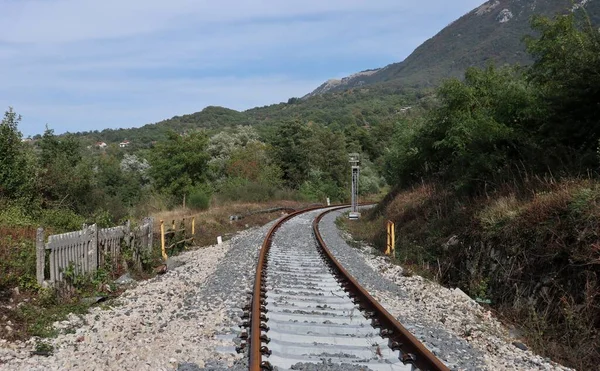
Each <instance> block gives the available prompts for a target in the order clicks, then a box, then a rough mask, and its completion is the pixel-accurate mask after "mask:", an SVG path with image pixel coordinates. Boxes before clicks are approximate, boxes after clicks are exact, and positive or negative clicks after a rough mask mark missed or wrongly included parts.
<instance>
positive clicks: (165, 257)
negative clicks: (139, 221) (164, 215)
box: [160, 220, 169, 261]
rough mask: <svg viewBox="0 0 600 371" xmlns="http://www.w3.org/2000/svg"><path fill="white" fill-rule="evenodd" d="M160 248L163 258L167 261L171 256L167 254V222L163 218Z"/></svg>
mask: <svg viewBox="0 0 600 371" xmlns="http://www.w3.org/2000/svg"><path fill="white" fill-rule="evenodd" d="M160 249H161V252H162V257H163V260H165V261H167V259H168V258H169V257H168V256H167V252H166V251H165V222H164V221H163V220H161V221H160Z"/></svg>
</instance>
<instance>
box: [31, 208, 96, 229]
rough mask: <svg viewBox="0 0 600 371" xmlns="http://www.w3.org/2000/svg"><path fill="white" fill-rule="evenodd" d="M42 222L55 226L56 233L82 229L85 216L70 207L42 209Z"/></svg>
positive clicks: (45, 224)
mask: <svg viewBox="0 0 600 371" xmlns="http://www.w3.org/2000/svg"><path fill="white" fill-rule="evenodd" d="M39 221H40V224H41V225H42V226H44V227H52V228H55V229H56V230H55V232H56V233H62V232H71V231H76V230H79V229H81V226H82V224H83V223H84V222H85V218H84V217H82V216H81V215H78V214H76V213H75V212H74V211H72V210H69V209H49V210H42V212H41V215H40V220H39Z"/></svg>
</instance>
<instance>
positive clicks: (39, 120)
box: [0, 0, 484, 136]
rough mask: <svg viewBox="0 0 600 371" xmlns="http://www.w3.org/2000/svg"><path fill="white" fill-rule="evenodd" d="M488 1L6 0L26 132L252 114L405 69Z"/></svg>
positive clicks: (6, 75) (6, 59) (3, 100)
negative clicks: (355, 78)
mask: <svg viewBox="0 0 600 371" xmlns="http://www.w3.org/2000/svg"><path fill="white" fill-rule="evenodd" d="M483 2H484V0H454V1H448V0H420V1H414V0H371V1H366V0H303V1H291V0H253V1H250V0H236V1H233V0H218V1H217V0H210V1H209V0H169V1H159V0H127V1H122V0H102V1H98V0H93V1H92V0H0V25H1V26H0V110H2V111H5V110H7V109H8V107H9V106H11V107H13V108H14V110H15V111H16V112H17V113H19V114H21V115H22V117H23V119H22V121H21V123H20V125H19V129H20V130H21V131H22V132H23V134H24V136H29V135H35V134H41V133H43V131H44V130H45V127H46V125H48V127H49V128H51V129H54V131H55V133H57V134H60V133H64V132H67V131H69V132H77V131H89V130H102V129H105V128H120V127H123V128H126V127H139V126H142V125H145V124H148V123H153V122H158V121H161V120H163V119H167V118H170V117H173V116H175V115H183V114H188V113H193V112H197V111H200V110H202V109H203V108H204V107H206V106H209V105H218V106H224V107H228V108H232V109H237V110H245V109H249V108H252V107H256V106H264V105H269V104H274V103H279V102H282V101H287V100H288V98H290V97H301V96H303V95H305V94H307V93H309V92H310V91H312V90H314V89H315V88H316V87H318V86H319V85H320V84H322V83H323V82H324V81H326V80H328V79H330V78H341V77H344V76H347V75H350V74H352V73H354V72H358V71H362V70H365V69H371V68H377V67H383V66H385V65H387V64H390V63H395V62H400V61H402V60H403V59H404V58H406V57H407V56H408V55H409V54H410V53H411V52H412V51H413V50H414V49H415V48H416V47H417V46H419V45H420V44H421V43H423V42H424V41H425V40H427V39H429V38H430V37H432V36H434V35H435V34H436V33H437V32H439V31H440V30H441V29H442V28H444V27H445V26H447V25H448V24H449V23H451V22H452V21H453V20H455V19H457V18H459V17H460V16H462V15H464V14H466V13H468V12H469V11H470V10H472V9H474V8H476V7H477V6H478V5H480V4H481V3H483Z"/></svg>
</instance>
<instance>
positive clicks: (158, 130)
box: [75, 106, 254, 145]
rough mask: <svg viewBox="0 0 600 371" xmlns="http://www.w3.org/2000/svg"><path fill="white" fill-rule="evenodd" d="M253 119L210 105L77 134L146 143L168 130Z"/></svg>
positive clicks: (245, 123) (194, 128)
mask: <svg viewBox="0 0 600 371" xmlns="http://www.w3.org/2000/svg"><path fill="white" fill-rule="evenodd" d="M253 123H254V122H253V121H252V118H251V117H250V116H247V115H245V114H244V113H242V112H239V111H236V110H232V109H229V108H224V107H215V106H209V107H206V108H204V109H203V110H202V111H200V112H196V113H192V114H189V115H183V116H175V117H172V118H170V119H166V120H162V121H160V122H157V123H153V124H146V125H144V126H142V127H139V128H129V129H104V130H102V131H98V130H95V131H89V132H81V133H76V134H75V135H76V136H80V137H85V138H87V139H89V140H91V141H105V142H107V143H118V142H120V141H123V140H126V139H127V140H130V141H132V142H134V143H136V144H142V145H144V144H149V143H151V142H153V141H157V140H163V139H165V138H166V134H167V132H168V131H169V130H174V131H176V132H187V131H194V130H197V129H208V130H211V129H217V128H222V127H227V126H235V125H247V124H253Z"/></svg>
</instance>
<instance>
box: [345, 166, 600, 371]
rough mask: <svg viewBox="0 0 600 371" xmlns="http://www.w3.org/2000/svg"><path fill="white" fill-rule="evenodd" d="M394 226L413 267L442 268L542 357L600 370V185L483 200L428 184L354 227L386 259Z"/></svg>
mask: <svg viewBox="0 0 600 371" xmlns="http://www.w3.org/2000/svg"><path fill="white" fill-rule="evenodd" d="M392 196H393V197H392ZM388 219H390V220H393V221H394V222H395V223H396V238H397V247H396V253H397V258H398V262H399V263H401V264H402V265H403V266H405V267H407V266H408V267H409V268H411V269H412V270H414V271H417V272H419V274H425V275H428V274H427V271H428V267H433V268H434V269H433V271H431V272H429V276H430V277H436V278H437V279H438V280H439V281H440V282H441V283H443V284H446V285H449V286H451V287H457V286H458V287H460V288H461V289H463V290H464V291H465V292H467V293H469V294H470V295H471V296H473V297H476V296H477V297H481V298H484V299H490V300H491V301H492V305H493V308H494V309H495V310H497V311H498V313H499V314H500V315H501V316H502V317H504V318H509V319H510V320H511V321H512V322H513V323H515V324H516V325H517V326H520V327H521V328H522V329H523V330H524V331H525V333H526V338H527V343H528V345H530V346H531V347H532V348H533V349H534V350H536V351H537V352H539V353H541V354H542V355H545V356H548V357H551V358H552V359H553V360H555V361H558V362H561V363H563V364H565V365H567V366H571V367H575V368H578V369H595V367H597V365H598V362H600V228H599V227H598V226H599V225H600V182H598V181H595V180H591V179H563V180H560V181H557V180H556V179H554V178H553V177H548V178H539V177H537V178H535V179H532V180H531V181H529V182H528V183H527V184H524V185H520V186H517V185H515V184H505V185H503V187H501V190H499V191H498V192H496V193H493V194H489V193H486V194H480V195H478V196H475V197H466V196H459V195H457V194H454V193H452V191H451V190H447V189H443V188H442V187H440V186H436V185H433V184H421V185H419V186H416V187H414V188H412V189H408V190H405V191H400V192H397V193H396V194H391V195H390V196H389V197H387V198H386V201H385V203H384V204H383V205H382V206H381V207H378V208H377V209H375V210H374V212H373V213H371V214H370V215H369V214H365V217H364V218H363V219H361V221H360V222H359V223H355V222H353V223H346V224H347V226H348V230H349V231H350V232H351V234H353V236H355V237H356V238H357V239H359V240H366V241H368V242H369V243H371V244H373V245H374V246H376V247H377V248H378V249H379V250H380V251H381V250H382V249H383V247H384V245H385V221H386V220H388Z"/></svg>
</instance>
